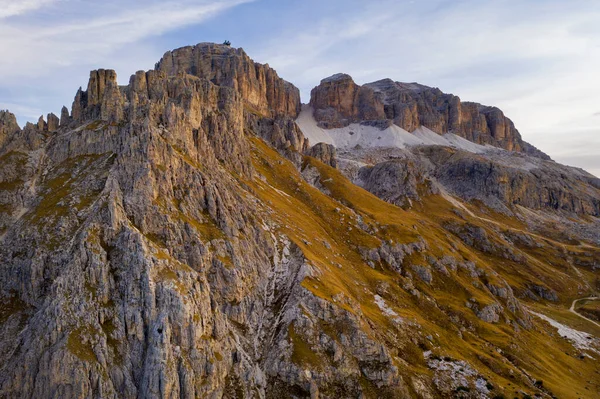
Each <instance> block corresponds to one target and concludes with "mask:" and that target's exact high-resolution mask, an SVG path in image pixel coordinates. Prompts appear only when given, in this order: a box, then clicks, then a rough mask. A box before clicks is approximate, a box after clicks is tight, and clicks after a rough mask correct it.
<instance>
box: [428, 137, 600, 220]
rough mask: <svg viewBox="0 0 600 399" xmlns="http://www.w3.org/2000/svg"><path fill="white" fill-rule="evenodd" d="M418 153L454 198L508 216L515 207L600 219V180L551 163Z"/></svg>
mask: <svg viewBox="0 0 600 399" xmlns="http://www.w3.org/2000/svg"><path fill="white" fill-rule="evenodd" d="M420 153H421V154H423V155H425V157H426V158H427V159H428V160H430V161H431V162H433V164H434V165H436V169H435V172H434V173H433V175H434V176H435V178H436V179H437V180H438V181H439V182H441V183H442V184H443V185H444V186H445V187H446V188H448V190H450V191H451V192H452V193H454V194H456V195H458V196H460V197H462V198H464V199H465V200H467V201H470V200H473V199H477V200H481V201H483V202H484V203H485V204H488V205H489V206H490V207H492V208H495V209H498V210H505V209H507V208H510V207H513V206H522V207H526V208H530V209H536V210H540V209H549V210H558V211H564V212H567V213H572V214H579V215H590V216H595V217H599V216H600V179H598V178H596V177H594V176H593V175H591V174H589V173H587V172H584V171H582V170H580V169H575V168H569V167H565V166H563V165H559V164H556V163H554V162H551V161H541V160H537V159H535V158H532V159H527V158H524V157H522V156H516V155H515V156H509V157H507V156H506V155H504V154H497V155H495V156H494V155H493V154H489V155H485V156H482V155H477V154H472V153H469V152H466V151H461V150H453V149H448V148H442V147H427V148H423V149H421V150H420Z"/></svg>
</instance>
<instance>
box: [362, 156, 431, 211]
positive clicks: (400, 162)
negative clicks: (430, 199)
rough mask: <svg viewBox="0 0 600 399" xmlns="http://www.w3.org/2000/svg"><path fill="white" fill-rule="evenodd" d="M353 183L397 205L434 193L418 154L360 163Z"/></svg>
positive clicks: (425, 168)
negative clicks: (374, 162)
mask: <svg viewBox="0 0 600 399" xmlns="http://www.w3.org/2000/svg"><path fill="white" fill-rule="evenodd" d="M356 183H357V184H359V185H360V186H361V187H363V188H364V189H366V190H367V191H370V192H371V193H373V194H375V195H376V196H378V197H379V198H381V199H383V200H384V201H387V202H389V203H392V204H394V205H398V206H409V205H410V203H411V201H418V200H420V199H421V198H422V197H424V196H427V195H430V194H434V193H437V189H436V188H435V187H434V185H433V182H432V180H431V178H430V177H429V173H428V170H427V167H426V166H425V165H424V164H423V163H422V162H420V161H419V160H418V158H413V157H405V158H397V159H394V160H390V161H385V162H380V163H377V164H376V165H374V166H364V167H362V168H360V169H359V170H358V176H357V178H356Z"/></svg>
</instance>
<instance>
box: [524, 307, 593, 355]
mask: <svg viewBox="0 0 600 399" xmlns="http://www.w3.org/2000/svg"><path fill="white" fill-rule="evenodd" d="M529 313H531V314H534V315H536V316H537V317H539V318H540V319H542V320H545V321H547V322H548V323H550V325H551V326H552V327H554V328H556V329H557V330H558V333H559V334H560V335H561V336H562V337H565V338H566V339H568V340H569V341H571V343H572V344H573V346H574V347H575V348H577V349H580V350H589V351H592V352H596V353H598V354H600V351H598V349H597V347H598V345H600V342H599V340H598V339H597V338H594V336H593V335H591V334H588V333H586V332H583V331H579V330H575V329H574V328H571V327H569V326H565V325H564V324H562V323H559V322H558V321H556V320H554V319H551V318H550V317H548V316H546V315H544V314H541V313H537V312H533V311H531V310H530V311H529Z"/></svg>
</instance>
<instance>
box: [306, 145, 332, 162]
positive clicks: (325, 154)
mask: <svg viewBox="0 0 600 399" xmlns="http://www.w3.org/2000/svg"><path fill="white" fill-rule="evenodd" d="M306 155H308V156H311V157H314V158H317V159H318V160H319V161H321V162H323V163H324V164H325V165H329V166H331V167H334V168H335V167H336V166H337V159H336V150H335V147H334V146H333V145H331V144H325V143H317V144H315V145H313V146H312V147H310V149H309V150H308V151H306Z"/></svg>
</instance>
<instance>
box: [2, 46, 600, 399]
mask: <svg viewBox="0 0 600 399" xmlns="http://www.w3.org/2000/svg"><path fill="white" fill-rule="evenodd" d="M0 187H1V190H0V239H1V241H2V245H1V246H0V265H1V267H0V282H1V284H0V297H1V299H2V301H1V303H2V305H0V334H1V336H2V339H1V340H0V360H1V362H0V396H1V397H7V398H12V397H35V398H156V397H160V398H200V397H202V398H204V397H207V398H220V397H225V398H246V397H254V398H304V397H311V398H335V397H338V398H339V397H343V398H382V397H383V398H387V397H398V398H412V397H415V398H438V397H465V398H501V397H515V396H517V397H533V396H534V395H535V396H537V397H544V398H551V397H561V398H594V397H597V396H598V395H599V393H600V383H599V382H598V381H599V380H598V366H597V364H598V363H597V362H598V359H599V358H600V339H599V337H600V327H599V326H598V322H597V312H596V311H595V309H596V310H597V308H595V306H596V305H597V302H595V301H594V300H593V299H590V298H591V297H594V296H595V294H596V293H597V292H598V290H599V289H600V286H599V283H598V281H599V271H598V266H599V264H600V236H599V235H598V231H600V219H599V218H600V180H599V179H597V178H595V177H594V176H592V175H590V174H588V173H586V172H585V171H582V170H580V169H575V168H570V167H567V166H563V165H559V164H557V163H555V162H553V161H551V160H549V158H548V157H547V156H546V155H545V154H543V153H541V152H540V151H538V150H536V149H535V148H534V147H532V146H530V145H529V144H527V143H526V142H524V141H523V140H522V139H521V136H520V135H519V133H518V131H517V130H516V128H515V127H514V125H513V123H512V122H511V121H510V120H509V119H508V118H506V117H505V116H504V115H503V113H502V112H501V111H500V110H498V109H497V108H493V107H485V106H481V105H479V104H475V103H465V102H461V101H460V99H459V98H458V97H455V96H453V95H449V94H444V93H442V92H441V91H439V90H438V89H434V88H429V87H426V86H423V85H419V84H406V83H398V82H394V81H391V80H383V81H379V82H375V83H372V84H368V85H364V86H358V85H356V84H355V83H354V82H353V80H352V78H351V77H350V76H348V75H344V74H339V75H334V76H333V77H331V78H327V79H324V80H323V81H322V82H321V84H320V85H319V86H318V87H316V88H315V89H314V90H313V92H312V97H311V101H310V104H308V105H302V104H301V102H300V96H299V91H298V89H297V88H296V87H294V86H293V85H292V84H291V83H289V82H286V81H285V80H283V79H281V78H280V77H279V76H278V75H277V73H276V72H275V71H274V70H273V69H272V68H270V67H269V66H268V65H263V64H259V63H256V62H254V61H253V60H251V59H250V58H249V57H248V55H246V53H245V52H244V51H243V50H242V49H236V48H232V47H230V46H226V45H218V44H211V43H201V44H198V45H196V46H190V47H183V48H180V49H177V50H173V51H169V52H167V53H166V54H165V55H164V56H163V58H162V59H161V60H160V61H159V62H158V63H157V64H156V67H155V69H154V70H150V71H147V72H144V71H140V72H137V73H136V74H134V75H133V76H131V78H130V81H129V84H128V85H127V86H119V85H118V84H117V79H116V74H115V72H114V71H112V70H108V69H100V70H96V71H92V72H91V74H90V79H89V82H88V85H87V88H86V90H83V89H81V88H80V89H79V90H78V91H77V93H76V95H75V99H74V102H73V105H72V109H71V111H70V112H69V110H68V109H67V108H63V110H62V112H61V115H60V117H58V116H55V115H53V114H50V115H48V116H47V117H46V118H43V117H40V119H39V120H38V122H37V123H36V124H33V123H28V124H27V125H26V126H25V127H23V128H22V129H21V128H20V127H19V126H18V125H17V123H16V119H15V117H14V115H12V114H11V113H10V112H8V111H1V112H0ZM585 298H587V299H585ZM594 318H596V321H594Z"/></svg>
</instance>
